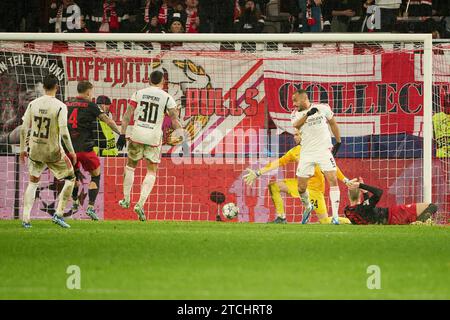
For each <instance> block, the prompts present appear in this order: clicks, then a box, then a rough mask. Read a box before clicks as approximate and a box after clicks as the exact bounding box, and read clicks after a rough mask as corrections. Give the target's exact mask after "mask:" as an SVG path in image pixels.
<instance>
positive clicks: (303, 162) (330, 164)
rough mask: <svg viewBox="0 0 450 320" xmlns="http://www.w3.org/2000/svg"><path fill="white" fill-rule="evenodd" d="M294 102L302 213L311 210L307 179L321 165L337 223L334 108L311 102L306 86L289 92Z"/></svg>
mask: <svg viewBox="0 0 450 320" xmlns="http://www.w3.org/2000/svg"><path fill="white" fill-rule="evenodd" d="M292 102H293V105H294V106H295V107H296V108H297V111H294V112H292V117H291V121H292V125H293V126H294V128H296V129H298V130H300V134H301V136H302V143H301V146H302V148H301V151H300V160H299V162H298V167H297V177H298V192H299V194H300V198H301V199H302V202H303V205H304V206H305V210H304V212H303V216H304V217H307V216H309V215H310V213H311V211H312V210H313V206H312V205H311V203H310V200H309V193H308V190H307V186H308V180H309V178H310V177H312V176H313V174H314V170H315V169H314V168H315V166H316V165H318V166H319V167H320V169H321V170H322V172H323V174H324V175H325V177H326V178H327V180H328V183H329V184H330V200H331V211H332V214H333V216H332V219H331V223H332V224H339V214H338V210H339V202H340V196H341V194H340V191H339V185H338V182H337V176H336V162H335V161H334V156H335V155H336V153H337V151H338V149H339V147H340V145H341V135H340V132H339V127H338V125H337V123H336V120H335V119H334V115H333V112H332V111H331V108H330V106H329V105H328V104H317V103H311V102H310V101H309V99H308V94H307V93H306V91H305V90H303V89H299V90H297V91H296V92H294V94H293V95H292ZM328 124H329V125H330V128H331V131H332V132H333V135H334V137H335V138H336V144H335V145H334V146H333V145H332V143H331V135H330V131H329V130H328Z"/></svg>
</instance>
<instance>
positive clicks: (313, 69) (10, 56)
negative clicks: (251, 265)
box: [0, 41, 450, 222]
mask: <svg viewBox="0 0 450 320" xmlns="http://www.w3.org/2000/svg"><path fill="white" fill-rule="evenodd" d="M437 49H439V50H437ZM422 54H423V50H422V44H420V43H388V42H386V43H376V44H375V43H339V44H322V43H314V44H312V43H290V44H283V43H274V42H266V43H249V42H247V43H233V42H221V43H186V42H184V43H156V42H93V41H87V42H53V43H45V42H35V43H24V42H5V41H3V42H0V83H1V84H2V85H1V86H0V95H1V102H2V104H1V107H0V113H1V117H0V119H1V120H0V121H1V138H0V139H1V140H0V149H1V154H2V155H1V159H2V160H1V161H0V167H1V169H2V172H3V174H4V177H5V183H4V184H2V186H1V187H0V197H1V199H2V200H1V201H0V205H1V208H0V209H1V211H0V216H1V217H2V218H11V217H13V216H16V217H18V216H20V214H21V210H22V209H21V206H22V199H21V196H22V194H23V191H24V187H25V185H26V181H27V179H28V178H27V169H26V167H24V166H19V164H18V157H17V152H18V146H17V143H18V129H17V127H18V126H19V125H20V123H21V117H22V115H23V112H24V110H25V108H26V106H27V104H28V102H29V101H31V100H32V99H33V98H35V97H37V96H40V95H42V94H43V89H42V79H43V77H44V76H45V75H46V74H48V73H52V74H55V75H56V76H57V77H58V79H59V80H60V84H61V90H60V93H59V98H60V99H61V100H67V99H68V98H69V97H73V96H76V94H77V92H76V85H77V83H78V81H81V80H89V81H90V82H92V83H93V84H94V95H95V96H96V97H98V96H100V95H105V96H107V97H109V98H110V100H111V102H112V104H111V106H110V109H109V111H110V117H112V119H114V120H115V121H116V123H117V124H118V125H120V124H121V121H122V116H123V114H124V112H125V110H126V108H127V100H128V99H129V98H130V97H131V95H132V94H133V92H135V91H136V90H138V89H141V88H144V87H146V86H148V75H149V74H150V72H151V71H153V70H161V71H163V72H164V75H165V79H166V82H167V86H166V90H167V91H168V92H169V93H170V94H171V95H172V96H173V97H174V98H175V100H176V101H177V103H178V105H179V106H180V117H181V120H182V124H183V128H184V129H185V131H186V135H187V137H188V139H187V140H186V141H185V142H184V143H183V144H182V145H174V144H173V143H172V140H171V135H170V134H171V125H170V120H169V119H166V120H165V122H164V125H163V131H164V141H163V147H162V159H161V163H160V164H159V167H158V175H157V180H156V185H155V187H154V189H153V190H152V193H151V195H150V197H149V199H148V201H147V203H146V206H145V211H146V214H147V216H148V218H149V219H161V220H214V219H216V214H217V212H218V209H219V210H220V205H219V207H218V204H216V203H214V202H213V201H211V194H212V193H214V192H216V193H217V192H219V193H223V194H224V196H225V202H224V203H227V202H234V203H236V204H237V205H238V207H239V208H240V214H239V216H238V218H237V219H236V220H239V221H252V222H266V221H269V220H272V219H274V218H275V208H274V206H273V203H272V201H271V197H270V193H269V191H268V187H269V184H270V183H271V182H274V181H279V180H283V179H291V180H288V181H285V182H287V183H288V184H289V183H290V182H289V181H291V182H292V181H293V180H292V179H295V169H296V163H295V162H292V163H289V164H288V165H287V166H284V167H282V168H280V169H278V170H274V171H272V172H270V173H268V174H265V175H263V176H262V177H260V178H259V179H258V180H257V181H256V183H255V184H254V185H253V186H252V187H248V186H246V185H245V183H244V181H243V179H242V178H243V175H244V174H245V169H247V168H253V169H258V168H261V167H263V166H265V165H266V164H267V163H269V162H270V161H274V160H276V159H278V157H281V156H283V155H284V154H285V153H286V152H287V151H288V150H290V149H291V148H292V147H294V146H295V142H294V139H293V137H292V133H293V129H292V125H291V124H290V113H291V112H292V110H293V107H292V102H291V95H292V93H293V92H294V91H295V90H296V89H298V88H303V89H305V90H307V92H308V94H309V96H310V99H311V100H312V101H313V102H323V103H328V104H330V106H331V107H332V110H333V112H334V114H335V117H336V120H337V122H338V125H339V126H340V130H341V135H342V137H343V138H342V140H343V144H342V147H341V149H340V151H339V153H338V155H337V159H336V161H337V165H338V166H339V168H340V169H341V170H342V172H343V173H344V175H345V176H346V177H348V178H353V177H363V178H364V181H365V182H366V183H367V184H372V185H375V186H378V187H380V188H382V189H383V190H384V195H383V198H382V201H381V202H380V205H382V206H392V205H396V204H403V203H412V202H422V201H423V185H422V179H423V167H422V166H423V152H422V151H423V103H424V102H423V64H422ZM449 64H450V58H449V45H448V44H439V48H438V47H437V46H436V50H434V66H433V70H434V78H433V82H434V86H433V111H434V117H433V124H434V135H435V137H434V138H435V140H434V142H435V143H433V201H435V202H436V203H437V204H438V205H439V206H440V215H439V221H441V222H446V219H448V213H449V200H450V199H449V196H448V194H449V192H448V191H449V190H448V188H449V186H448V185H449V183H448V182H449V180H448V178H449V176H448V171H449V170H448V152H447V151H446V150H447V149H445V148H446V146H447V145H448V139H449V135H450V133H449V129H448V128H447V127H446V123H447V122H446V121H448V120H447V118H446V117H445V116H448V114H447V113H446V111H445V106H447V105H448V103H449V102H448V101H449V100H448V96H449V95H448V92H449V91H448V90H449V88H448V82H449V81H448V75H449V72H450V68H449V67H450V66H449ZM100 136H101V134H100V130H99V132H98V137H99V140H101V139H100V138H101V137H100ZM438 145H439V146H441V147H440V148H438V147H437V146H438ZM110 147H111V146H110ZM439 149H440V150H444V151H438V150H439ZM99 152H100V155H101V164H102V178H101V179H102V180H101V188H100V195H99V196H98V198H97V204H96V207H97V213H98V215H99V216H100V217H101V218H104V219H135V214H134V212H133V211H132V209H128V210H126V209H122V208H120V207H119V206H118V205H117V202H118V200H120V199H121V198H122V183H123V171H124V166H125V163H126V152H117V150H114V148H113V146H112V148H111V149H108V148H107V147H105V144H104V143H103V144H102V143H100V151H99ZM145 173H146V166H145V163H143V162H142V163H140V164H139V167H138V169H137V170H136V172H135V183H134V185H133V189H132V198H131V200H132V203H135V202H136V201H137V200H138V198H139V194H140V186H141V182H142V180H143V178H144V176H145ZM84 176H85V179H84V180H83V187H82V188H80V189H81V190H80V200H81V202H82V205H83V209H85V207H86V206H87V195H86V194H87V184H88V182H89V180H90V179H89V175H88V174H87V173H86V172H84ZM60 188H61V183H59V182H58V181H55V180H54V179H53V178H52V176H51V174H50V173H49V172H45V173H44V175H43V177H42V180H41V185H40V188H39V193H38V201H37V204H35V207H34V209H33V212H32V217H35V218H36V217H37V218H40V217H47V216H48V213H53V211H54V208H55V202H56V197H57V193H58V190H59V189H60ZM340 189H341V210H340V212H342V209H343V206H345V205H346V204H348V200H347V194H346V187H345V186H344V185H343V184H341V185H340ZM291 190H293V189H292V187H291V189H290V190H288V194H283V197H284V198H283V201H284V210H285V212H286V216H287V219H288V221H292V222H298V221H300V220H301V212H302V206H301V202H300V200H299V199H298V198H296V197H295V194H293V193H292V192H291ZM325 199H326V201H327V202H328V187H327V186H326V185H325ZM327 204H328V203H327ZM327 207H328V208H330V207H329V206H328V205H327ZM68 209H69V208H68ZM83 209H82V210H80V211H79V212H78V213H76V214H75V215H73V216H72V217H74V218H76V219H85V218H87V216H86V215H85V214H84V210H83ZM328 211H330V209H328ZM222 218H223V217H222ZM314 220H315V217H313V221H314Z"/></svg>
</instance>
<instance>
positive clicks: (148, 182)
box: [138, 173, 156, 207]
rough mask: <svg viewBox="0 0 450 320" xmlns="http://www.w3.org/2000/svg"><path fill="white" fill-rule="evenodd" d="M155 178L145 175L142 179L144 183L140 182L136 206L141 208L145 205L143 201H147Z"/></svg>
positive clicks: (151, 175)
mask: <svg viewBox="0 0 450 320" xmlns="http://www.w3.org/2000/svg"><path fill="white" fill-rule="evenodd" d="M155 180H156V176H155V175H153V174H151V173H147V175H146V176H145V178H144V181H143V182H142V186H141V197H140V198H139V202H138V204H139V205H140V206H141V207H143V206H144V204H145V201H147V198H148V195H149V194H150V192H152V189H153V186H154V185H155Z"/></svg>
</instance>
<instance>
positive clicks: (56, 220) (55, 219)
mask: <svg viewBox="0 0 450 320" xmlns="http://www.w3.org/2000/svg"><path fill="white" fill-rule="evenodd" d="M52 221H53V223H55V224H57V225H58V226H60V227H62V228H70V225H69V224H68V223H66V222H65V221H64V219H63V218H61V217H58V216H57V215H56V213H55V214H54V215H53V218H52Z"/></svg>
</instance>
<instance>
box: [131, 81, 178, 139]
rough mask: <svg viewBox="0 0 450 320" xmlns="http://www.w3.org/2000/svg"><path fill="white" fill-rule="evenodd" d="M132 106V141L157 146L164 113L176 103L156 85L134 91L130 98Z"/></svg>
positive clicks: (161, 134) (161, 133)
mask: <svg viewBox="0 0 450 320" xmlns="http://www.w3.org/2000/svg"><path fill="white" fill-rule="evenodd" d="M130 105H132V106H133V107H134V125H133V131H132V134H131V136H130V138H131V140H132V141H133V142H137V143H142V144H146V145H150V146H159V145H161V142H162V136H163V132H162V125H163V121H164V115H165V114H166V112H167V111H168V110H169V109H174V108H176V106H177V104H176V102H175V100H174V99H173V98H172V96H171V95H170V94H168V93H167V92H165V91H164V90H162V89H160V88H158V87H148V88H145V89H142V90H139V91H136V92H135V93H134V94H133V96H132V97H131V99H130Z"/></svg>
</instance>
